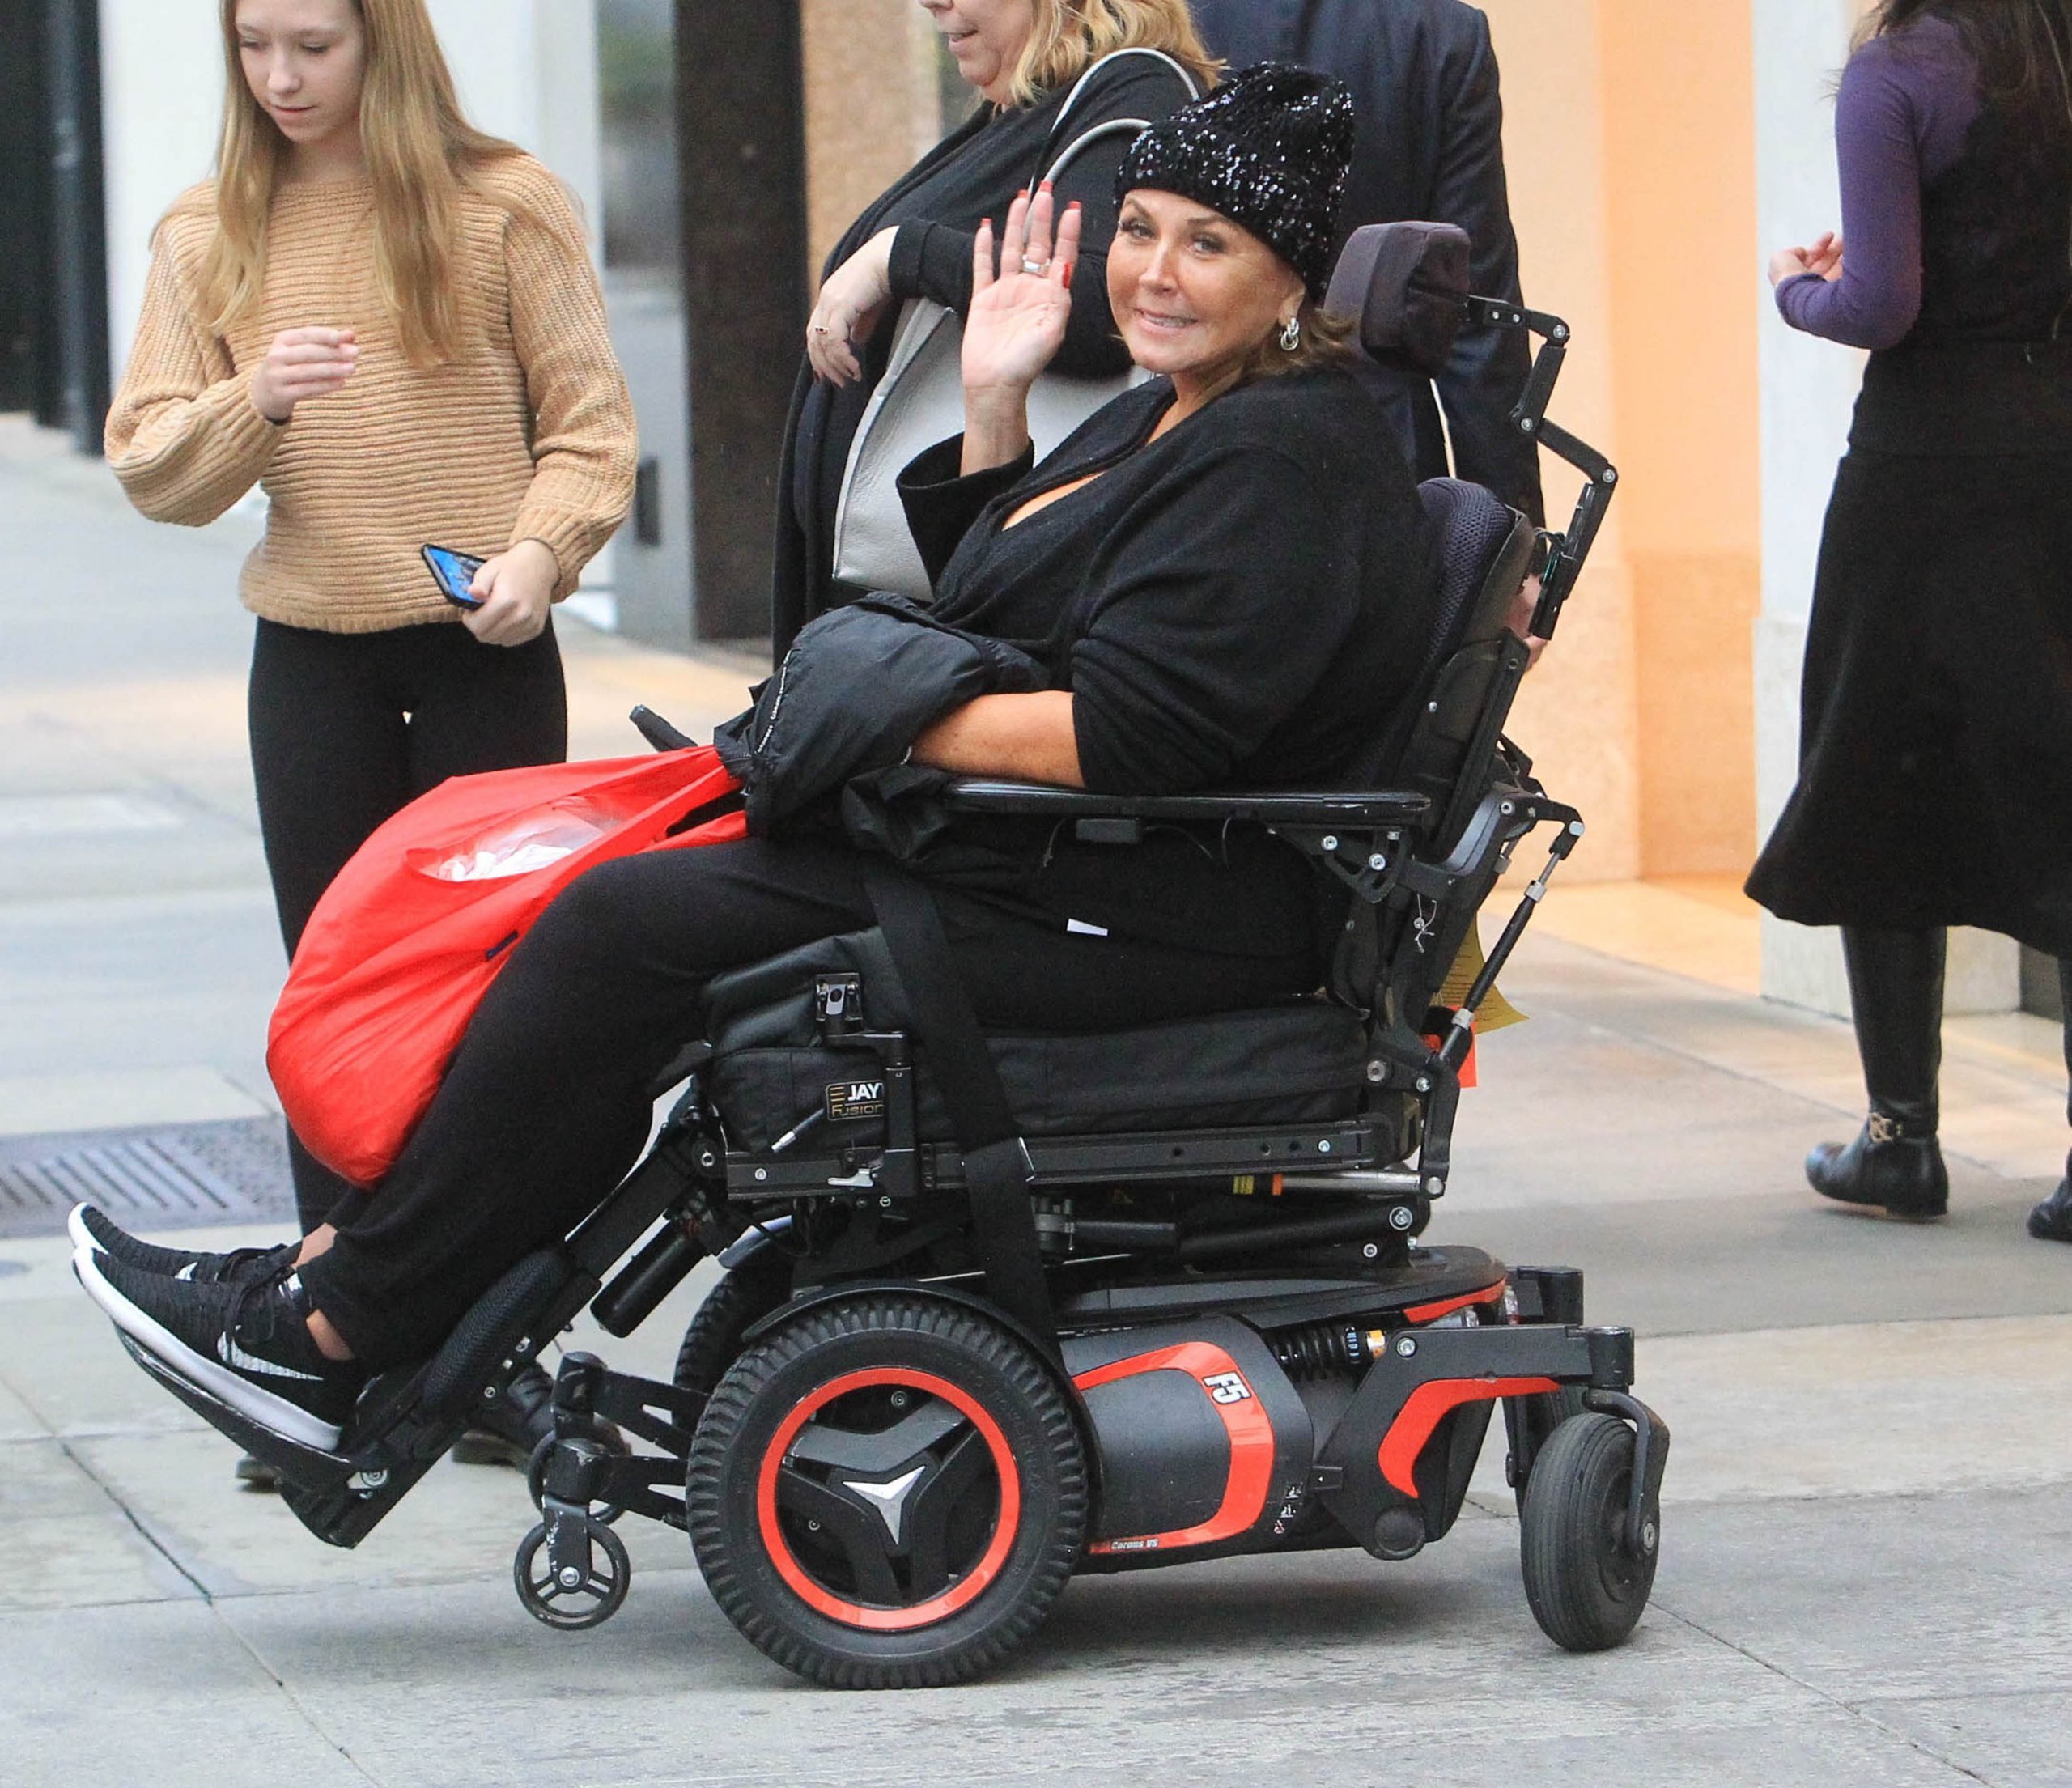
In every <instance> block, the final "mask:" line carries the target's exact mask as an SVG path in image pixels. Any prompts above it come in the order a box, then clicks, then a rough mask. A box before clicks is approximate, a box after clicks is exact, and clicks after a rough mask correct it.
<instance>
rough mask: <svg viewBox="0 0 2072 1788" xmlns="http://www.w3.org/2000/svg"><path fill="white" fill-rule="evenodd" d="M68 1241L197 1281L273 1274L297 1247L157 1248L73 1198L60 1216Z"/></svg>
mask: <svg viewBox="0 0 2072 1788" xmlns="http://www.w3.org/2000/svg"><path fill="white" fill-rule="evenodd" d="M66 1228H67V1229H68V1230H70V1231H71V1234H72V1242H73V1245H74V1247H81V1248H88V1249H91V1251H93V1252H95V1253H96V1254H104V1255H108V1258H109V1259H113V1260H120V1261H121V1263H122V1264H123V1265H124V1266H125V1267H129V1268H134V1270H135V1271H137V1272H148V1273H151V1274H152V1275H153V1276H155V1277H157V1278H159V1279H184V1280H187V1281H188V1282H189V1284H191V1285H263V1284H265V1281H266V1280H269V1279H278V1278H279V1277H280V1276H282V1273H283V1272H286V1271H287V1268H288V1267H289V1266H290V1265H291V1263H293V1261H294V1259H295V1255H298V1254H299V1253H300V1252H301V1251H302V1244H301V1243H300V1242H282V1243H281V1244H280V1245H279V1246H278V1247H272V1248H233V1249H231V1251H230V1252H229V1253H228V1254H202V1253H198V1252H196V1251H193V1250H190V1249H187V1248H161V1247H154V1246H153V1245H152V1244H151V1242H139V1241H138V1239H137V1238H136V1237H135V1236H134V1235H132V1234H130V1233H129V1231H128V1230H125V1229H124V1228H123V1227H122V1225H121V1224H120V1223H118V1222H117V1221H115V1219H114V1218H113V1217H110V1216H109V1215H108V1213H106V1212H105V1211H97V1210H96V1209H95V1208H94V1207H93V1206H92V1205H91V1204H75V1205H74V1206H73V1208H72V1214H71V1216H70V1217H68V1218H67V1219H66Z"/></svg>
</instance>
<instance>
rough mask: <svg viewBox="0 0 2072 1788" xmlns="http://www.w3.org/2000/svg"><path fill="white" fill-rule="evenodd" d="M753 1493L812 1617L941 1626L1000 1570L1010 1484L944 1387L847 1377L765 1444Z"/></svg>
mask: <svg viewBox="0 0 2072 1788" xmlns="http://www.w3.org/2000/svg"><path fill="white" fill-rule="evenodd" d="M1019 1507H1020V1484H1019V1477H1018V1474H1017V1471H1016V1468H1015V1465H1014V1461H1013V1455H1012V1453H1011V1451H1010V1450H1009V1449H1008V1446H1007V1443H1006V1439H1005V1437H1004V1435H1003V1434H1002V1433H1001V1432H1000V1429H999V1426H998V1425H997V1424H996V1422H995V1421H993V1420H992V1418H991V1416H989V1415H987V1412H985V1410H984V1409H983V1408H982V1407H981V1406H980V1405H979V1404H978V1403H977V1402H976V1401H975V1400H974V1399H972V1398H971V1397H970V1395H968V1394H967V1393H966V1392H965V1391H962V1389H961V1388H960V1387H957V1386H956V1385H954V1384H953V1383H951V1382H949V1380H947V1379H944V1378H936V1377H935V1376H933V1375H932V1374H928V1373H923V1372H919V1371H914V1370H904V1369H900V1370H882V1371H869V1372H856V1373H849V1374H843V1376H842V1377H840V1378H835V1379H833V1380H830V1382H828V1383H826V1384H825V1385H822V1386H821V1387H818V1388H817V1390H816V1391H814V1392H813V1394H812V1395H809V1397H808V1398H806V1399H805V1400H804V1401H803V1402H802V1403H801V1404H799V1405H798V1406H797V1407H796V1408H794V1409H793V1410H792V1412H790V1414H789V1415H788V1416H787V1417H786V1419H785V1420H784V1421H783V1422H782V1423H781V1424H780V1425H779V1428H778V1429H777V1432H776V1433H775V1435H773V1436H772V1438H771V1442H770V1445H769V1447H768V1449H767V1450H766V1453H765V1455H764V1460H763V1468H762V1472H761V1474H760V1482H759V1484H758V1514H759V1515H760V1517H761V1527H762V1537H763V1542H764V1544H765V1545H766V1547H767V1548H768V1549H769V1552H770V1556H771V1561H772V1562H773V1563H774V1564H775V1565H776V1567H777V1569H778V1571H779V1574H780V1575H781V1576H782V1577H783V1578H784V1580H785V1582H787V1583H788V1584H789V1585H790V1586H791V1588H792V1590H793V1591H794V1592H795V1593H796V1594H797V1595H799V1596H800V1598H801V1599H803V1600H804V1601H805V1602H806V1603H807V1604H808V1605H809V1607H811V1608H814V1609H815V1610H816V1611H817V1612H819V1613H822V1614H823V1615H826V1616H828V1617H829V1618H830V1619H832V1620H839V1621H841V1622H843V1624H847V1625H851V1626H860V1627H864V1628H867V1629H873V1630H879V1631H905V1630H909V1629H913V1628H915V1627H919V1626H925V1625H928V1624H932V1622H934V1621H936V1620H942V1619H945V1618H947V1617H948V1616H949V1615H951V1614H953V1613H954V1612H956V1611H957V1609H958V1608H962V1607H963V1606H965V1605H966V1603H969V1602H970V1600H971V1599H974V1597H975V1596H976V1595H979V1593H980V1592H981V1591H983V1589H984V1587H985V1586H986V1584H987V1582H990V1581H991V1579H992V1578H993V1576H994V1575H995V1574H996V1573H997V1572H998V1570H999V1568H1000V1564H1001V1563H1002V1562H1003V1561H1004V1559H1005V1557H1006V1555H1007V1552H1008V1549H1009V1548H1010V1547H1011V1546H1012V1544H1013V1537H1014V1532H1015V1529H1016V1527H1017V1523H1018V1515H1019Z"/></svg>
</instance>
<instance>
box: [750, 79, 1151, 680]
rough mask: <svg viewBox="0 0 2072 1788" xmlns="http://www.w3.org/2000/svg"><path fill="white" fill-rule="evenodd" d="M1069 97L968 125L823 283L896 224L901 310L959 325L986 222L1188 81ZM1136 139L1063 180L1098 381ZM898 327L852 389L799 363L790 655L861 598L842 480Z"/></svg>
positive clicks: (782, 500) (776, 627) (1117, 358)
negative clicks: (1061, 160)
mask: <svg viewBox="0 0 2072 1788" xmlns="http://www.w3.org/2000/svg"><path fill="white" fill-rule="evenodd" d="M1067 96H1068V93H1067V92H1066V91H1060V92H1057V93H1054V94H1051V95H1050V96H1047V97H1046V98H1044V99H1042V100H1038V102H1037V103H1036V104H1034V105H1030V106H1026V107H1023V108H1018V109H1010V110H1005V111H1003V110H1000V109H999V108H996V107H993V106H991V105H981V106H980V107H979V108H978V110H977V111H976V112H975V113H973V115H972V116H971V117H970V118H969V119H968V120H967V121H966V122H965V123H964V124H962V125H960V126H959V127H958V128H957V130H953V131H952V132H951V133H950V134H949V135H948V136H947V137H945V138H944V139H943V140H942V142H940V143H938V144H937V145H936V147H934V148H933V149H932V150H930V151H928V154H927V155H923V157H922V158H921V159H920V160H919V162H917V163H916V164H915V165H914V166H913V167H912V168H911V169H909V170H908V171H907V172H906V173H905V174H903V175H902V176H900V178H899V179H898V180H896V181H894V183H893V185H891V187H890V188H889V189H887V190H886V191H885V192H884V193H881V194H880V195H879V197H877V199H876V200H875V201H874V202H873V203H872V204H871V206H870V207H869V209H868V210H866V211H865V212H864V214H863V215H862V216H861V217H860V218H858V219H856V222H855V223H853V224H851V226H850V227H849V230H848V233H847V235H845V236H843V239H842V240H841V241H840V242H839V243H838V244H836V245H835V248H834V253H831V254H830V256H829V257H828V258H827V265H826V267H825V268H824V269H822V275H821V277H822V278H823V279H825V278H826V276H827V275H828V274H830V273H832V272H833V271H834V270H835V269H836V268H837V267H839V266H840V265H841V264H842V263H843V261H847V259H848V258H849V257H850V256H851V255H852V254H854V253H856V251H857V249H859V248H861V247H863V245H864V244H865V243H866V242H868V241H869V240H870V239H871V238H872V237H873V236H876V235H877V233H878V231H881V230H884V229H890V228H894V227H896V228H897V229H898V232H899V234H898V237H897V238H896V239H895V240H894V246H893V251H892V268H891V274H892V290H893V296H894V303H895V304H898V302H900V301H902V300H904V299H910V298H929V299H934V300H935V301H936V303H937V304H946V305H948V306H949V308H951V309H952V310H953V311H955V312H957V314H958V315H959V316H962V314H963V313H964V312H966V310H967V309H969V308H970V303H971V244H972V233H973V232H974V231H975V230H976V229H977V228H978V226H979V222H980V221H981V220H982V219H987V218H991V219H993V220H994V222H995V223H1000V222H1002V221H1004V219H1005V218H1006V216H1007V208H1008V205H1009V204H1010V203H1011V202H1013V197H1014V195H1015V193H1017V191H1018V190H1019V189H1021V188H1022V187H1024V186H1025V185H1028V184H1029V183H1030V181H1031V180H1036V179H1038V178H1039V177H1040V176H1042V175H1043V174H1044V173H1045V172H1047V171H1048V170H1049V169H1050V168H1051V167H1052V166H1053V165H1054V164H1055V162H1056V160H1057V158H1058V157H1059V155H1062V154H1063V153H1064V151H1065V150H1066V149H1068V147H1071V145H1072V143H1073V142H1076V140H1077V139H1078V138H1079V137H1080V136H1081V134H1083V133H1084V132H1085V131H1086V130H1089V129H1090V128H1092V127H1093V126H1094V125H1100V124H1102V123H1106V122H1107V121H1111V120H1115V119H1123V118H1153V119H1155V118H1162V117H1166V116H1168V115H1169V114H1170V113H1172V112H1173V111H1174V109H1175V108H1178V107H1179V106H1181V105H1182V104H1185V103H1186V102H1187V87H1186V86H1185V85H1184V84H1183V83H1182V81H1181V79H1180V77H1179V76H1178V75H1177V74H1174V72H1173V71H1172V70H1171V69H1170V68H1168V67H1167V66H1165V65H1164V64H1163V63H1161V62H1157V61H1155V60H1153V58H1152V57H1148V56H1129V57H1124V58H1123V59H1122V60H1121V61H1119V62H1115V63H1114V64H1113V65H1111V66H1109V67H1107V68H1105V69H1103V70H1101V72H1100V73H1099V74H1097V75H1096V76H1095V77H1094V78H1093V81H1092V82H1091V83H1089V86H1088V88H1087V90H1086V91H1085V93H1084V94H1083V95H1082V96H1081V98H1080V100H1079V103H1078V104H1077V105H1076V106H1075V107H1074V108H1072V113H1071V115H1070V116H1069V117H1066V118H1064V120H1063V121H1060V119H1059V113H1060V112H1061V111H1062V110H1063V108H1064V103H1065V100H1066V98H1067ZM1129 142H1130V139H1129V138H1127V136H1123V135H1117V136H1113V137H1110V138H1106V139H1104V140H1102V142H1098V143H1095V144H1093V145H1092V146H1090V147H1089V148H1088V149H1087V150H1086V151H1085V153H1084V154H1083V155H1081V156H1080V157H1079V158H1078V159H1076V161H1075V162H1073V164H1072V167H1071V168H1070V169H1069V170H1068V172H1067V173H1066V174H1065V176H1064V178H1063V179H1062V180H1060V181H1059V185H1058V192H1057V199H1058V205H1059V208H1060V209H1061V210H1062V209H1063V207H1064V206H1066V205H1068V204H1070V203H1071V202H1072V201H1073V200H1075V199H1076V200H1078V201H1079V202H1081V205H1082V206H1084V208H1085V213H1084V214H1085V223H1084V230H1085V233H1084V234H1083V235H1082V236H1081V240H1080V261H1079V267H1078V270H1077V273H1076V275H1075V277H1074V278H1073V280H1072V322H1071V325H1070V326H1069V328H1068V330H1067V333H1066V336H1065V342H1064V348H1063V349H1062V350H1060V352H1059V356H1058V361H1057V365H1058V367H1059V371H1061V372H1072V373H1080V374H1085V375H1089V376H1093V375H1100V374H1106V373H1115V372H1121V371H1122V370H1123V368H1124V367H1127V365H1128V364H1129V354H1128V351H1127V350H1126V349H1125V348H1124V347H1123V345H1122V342H1121V339H1120V338H1119V336H1118V335H1117V333H1116V331H1115V319H1114V317H1113V316H1110V314H1109V311H1108V278H1107V259H1108V244H1109V243H1110V241H1111V240H1113V239H1114V236H1115V171H1116V169H1117V168H1119V167H1120V166H1121V165H1122V160H1123V155H1125V154H1126V153H1127V151H1128V148H1129ZM895 321H897V318H896V316H887V317H886V318H885V321H882V322H881V324H880V325H879V326H878V329H877V333H876V335H874V336H873V338H872V339H871V340H870V342H868V344H866V346H865V348H864V354H863V357H862V358H863V364H864V376H863V378H862V379H861V380H860V381H859V382H858V383H857V384H853V385H851V386H848V387H847V388H846V389H843V390H839V391H838V390H836V389H834V388H833V387H832V386H830V385H826V384H822V383H821V382H819V381H818V380H816V379H815V378H814V377H813V369H812V367H811V366H810V365H809V364H808V363H805V361H804V360H803V359H801V361H800V367H799V376H798V380H797V383H796V385H795V387H794V388H793V391H792V411H791V415H790V417H789V418H788V420H787V422H786V424H785V430H784V449H783V454H784V457H783V470H782V472H781V474H779V479H778V486H777V552H776V563H775V580H774V584H773V590H772V598H771V633H772V635H773V637H774V640H775V647H776V652H777V656H779V657H780V658H781V657H782V656H783V653H784V652H785V649H786V648H788V646H789V645H790V644H791V643H792V638H793V637H794V636H795V635H796V634H797V632H798V631H799V629H800V627H801V626H804V625H805V623H806V622H809V621H810V620H812V619H813V617H814V616H815V615H817V614H824V613H826V610H827V609H830V608H831V607H834V606H835V605H838V604H839V602H840V601H844V600H846V599H847V597H852V596H854V595H856V594H858V593H860V592H855V591H843V590H838V589H836V588H834V585H833V582H832V577H831V569H830V568H831V566H832V563H833V558H834V539H833V535H834V515H835V509H836V503H837V499H839V495H840V493H841V487H842V477H843V471H844V469H846V468H847V465H848V462H849V449H850V447H851V444H852V443H853V442H854V441H855V440H856V426H857V424H858V423H860V422H861V421H862V419H863V414H864V408H865V406H867V405H868V403H869V401H870V397H871V393H872V392H873V390H874V389H876V388H877V381H878V379H879V376H881V374H882V373H883V372H884V371H885V362H886V359H887V358H888V357H889V355H890V352H891V346H892V337H893V333H894V329H893V325H894V322H895Z"/></svg>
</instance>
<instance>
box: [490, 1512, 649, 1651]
mask: <svg viewBox="0 0 2072 1788" xmlns="http://www.w3.org/2000/svg"><path fill="white" fill-rule="evenodd" d="M511 1575H512V1580H513V1581H514V1582H516V1584H517V1586H518V1599H519V1600H520V1602H522V1603H524V1607H525V1612H527V1613H528V1614H529V1615H531V1616H532V1617H533V1619H534V1620H538V1621H541V1622H543V1623H544V1624H546V1625H548V1626H550V1627H554V1628H556V1629H558V1630H560V1631H562V1632H563V1633H582V1632H585V1631H587V1630H588V1629H589V1628H592V1627H597V1626H602V1625H603V1624H605V1621H607V1620H609V1619H611V1617H612V1616H614V1614H616V1613H618V1611H619V1609H620V1608H621V1606H622V1604H623V1603H625V1601H626V1586H627V1585H628V1583H630V1582H631V1581H632V1578H633V1561H632V1560H631V1559H630V1558H628V1557H626V1542H625V1541H624V1540H621V1539H620V1538H619V1536H618V1535H617V1534H615V1533H614V1532H613V1531H611V1529H610V1528H609V1527H606V1526H605V1524H604V1523H602V1522H601V1521H594V1520H592V1519H591V1518H589V1517H588V1516H587V1515H584V1514H567V1515H563V1516H561V1517H560V1518H558V1521H554V1520H549V1521H543V1522H541V1523H540V1524H539V1526H537V1527H535V1528H533V1531H531V1532H530V1533H529V1534H528V1535H525V1537H524V1539H523V1540H520V1542H519V1543H518V1556H517V1557H516V1558H514V1559H513V1560H512V1561H511Z"/></svg>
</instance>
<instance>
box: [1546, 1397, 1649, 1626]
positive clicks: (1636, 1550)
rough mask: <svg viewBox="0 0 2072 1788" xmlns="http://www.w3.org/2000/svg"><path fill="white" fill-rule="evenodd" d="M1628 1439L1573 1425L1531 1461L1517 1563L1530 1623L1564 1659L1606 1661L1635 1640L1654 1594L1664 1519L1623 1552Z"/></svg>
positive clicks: (1595, 1425)
mask: <svg viewBox="0 0 2072 1788" xmlns="http://www.w3.org/2000/svg"><path fill="white" fill-rule="evenodd" d="M1633 1451H1634V1447H1633V1429H1630V1428H1628V1426H1627V1425H1625V1423H1624V1422H1623V1421H1620V1420H1619V1419H1618V1418H1617V1417H1616V1416H1600V1415H1588V1414H1586V1415H1579V1416H1570V1417H1569V1419H1568V1420H1567V1421H1565V1422H1563V1423H1562V1424H1561V1425H1560V1427H1558V1428H1556V1429H1555V1430H1554V1432H1553V1433H1552V1436H1551V1437H1550V1438H1548V1442H1547V1443H1546V1445H1545V1446H1543V1447H1542V1448H1541V1449H1540V1451H1539V1457H1538V1458H1537V1459H1535V1460H1534V1461H1533V1465H1532V1475H1531V1476H1530V1477H1529V1478H1528V1479H1527V1480H1526V1493H1525V1507H1524V1510H1523V1513H1522V1516H1521V1518H1520V1520H1519V1523H1518V1527H1519V1552H1520V1555H1521V1556H1520V1562H1521V1563H1522V1566H1523V1568H1524V1573H1525V1593H1526V1600H1527V1601H1528V1602H1530V1603H1531V1604H1532V1612H1533V1617H1534V1618H1535V1620H1538V1621H1539V1624H1540V1627H1541V1629H1542V1630H1543V1632H1544V1633H1546V1635H1547V1637H1548V1638H1550V1639H1552V1641H1554V1642H1555V1644H1556V1645H1557V1646H1561V1647H1562V1648H1563V1649H1564V1650H1568V1651H1607V1650H1610V1649H1611V1647H1612V1646H1616V1645H1617V1644H1619V1643H1620V1641H1623V1640H1624V1638H1625V1637H1626V1636H1627V1635H1628V1633H1631V1632H1632V1631H1633V1627H1634V1624H1635V1623H1636V1622H1637V1621H1638V1620H1639V1619H1640V1617H1641V1610H1642V1609H1643V1608H1645V1607H1646V1606H1647V1605H1648V1596H1649V1595H1650V1592H1651V1591H1653V1590H1654V1571H1655V1565H1656V1563H1657V1561H1658V1560H1659V1559H1660V1557H1661V1556H1662V1533H1661V1526H1662V1517H1661V1514H1660V1513H1659V1512H1658V1510H1654V1509H1652V1508H1650V1510H1648V1511H1647V1514H1646V1518H1645V1531H1644V1532H1643V1533H1642V1534H1641V1535H1638V1536H1637V1540H1638V1541H1639V1543H1638V1544H1632V1545H1629V1544H1628V1535H1627V1531H1626V1530H1627V1524H1628V1509H1629V1507H1630V1505H1631V1501H1632V1494H1633Z"/></svg>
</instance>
